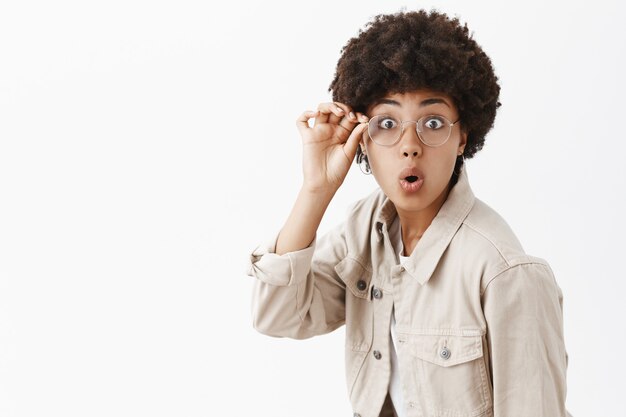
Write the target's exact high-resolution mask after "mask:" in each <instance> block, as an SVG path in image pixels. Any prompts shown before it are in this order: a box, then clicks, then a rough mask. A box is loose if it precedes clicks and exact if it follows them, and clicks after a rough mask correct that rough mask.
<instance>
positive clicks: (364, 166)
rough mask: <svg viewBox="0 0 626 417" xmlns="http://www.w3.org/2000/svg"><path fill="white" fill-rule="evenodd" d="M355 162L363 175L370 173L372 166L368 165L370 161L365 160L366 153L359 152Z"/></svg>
mask: <svg viewBox="0 0 626 417" xmlns="http://www.w3.org/2000/svg"><path fill="white" fill-rule="evenodd" d="M356 162H357V164H358V165H359V169H360V170H361V172H362V173H364V174H365V175H370V174H371V173H372V168H371V167H370V163H369V161H368V160H367V155H365V154H363V153H360V154H359V157H358V158H357V161H356Z"/></svg>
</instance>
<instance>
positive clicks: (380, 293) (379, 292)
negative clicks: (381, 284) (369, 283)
mask: <svg viewBox="0 0 626 417" xmlns="http://www.w3.org/2000/svg"><path fill="white" fill-rule="evenodd" d="M372 294H373V295H374V298H378V299H380V298H383V291H382V290H381V289H380V288H376V287H374V288H372Z"/></svg>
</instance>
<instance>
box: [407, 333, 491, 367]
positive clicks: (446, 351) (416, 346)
mask: <svg viewBox="0 0 626 417" xmlns="http://www.w3.org/2000/svg"><path fill="white" fill-rule="evenodd" d="M400 341H401V342H403V343H406V344H407V345H408V346H407V347H408V349H409V352H410V353H411V354H412V355H414V356H417V357H418V358H419V359H422V360H425V361H427V362H430V363H434V364H435V365H440V366H443V367H448V366H454V365H458V364H460V363H464V362H469V361H471V360H474V359H477V358H480V357H481V356H483V339H482V336H480V335H472V336H459V335H439V334H403V335H401V337H400Z"/></svg>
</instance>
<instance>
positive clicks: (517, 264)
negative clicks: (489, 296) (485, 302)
mask: <svg viewBox="0 0 626 417" xmlns="http://www.w3.org/2000/svg"><path fill="white" fill-rule="evenodd" d="M523 265H541V266H544V267H545V266H546V264H545V263H543V262H538V261H537V260H533V259H528V260H527V261H524V262H519V263H516V264H514V265H510V266H508V267H506V268H503V269H502V270H501V271H499V272H497V273H496V274H494V276H493V277H491V279H489V281H488V282H487V284H486V285H485V289H484V290H482V291H481V293H480V296H481V297H482V296H483V295H484V294H485V292H486V291H487V288H489V285H491V283H492V282H494V281H495V280H496V278H499V277H501V276H502V275H503V274H504V273H505V272H508V271H510V270H512V269H513V268H516V267H518V266H523Z"/></svg>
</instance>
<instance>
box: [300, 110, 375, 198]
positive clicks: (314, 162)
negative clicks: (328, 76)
mask: <svg viewBox="0 0 626 417" xmlns="http://www.w3.org/2000/svg"><path fill="white" fill-rule="evenodd" d="M311 118H315V122H314V124H313V127H310V126H309V119H311ZM367 120H368V119H367V117H366V116H365V115H363V114H361V113H358V112H357V113H356V114H355V113H353V112H352V109H351V108H350V107H349V106H347V105H345V104H343V103H321V104H320V105H319V106H318V108H317V111H305V112H304V113H302V115H301V116H300V117H298V119H297V121H296V126H297V127H298V130H299V131H300V136H302V145H303V153H302V154H303V171H304V187H305V188H306V189H307V190H309V191H312V192H320V191H324V192H328V191H330V192H335V191H336V190H337V189H339V187H340V186H341V184H342V183H343V180H344V179H345V178H346V175H347V174H348V171H349V169H350V164H351V163H352V161H353V160H354V156H355V155H356V150H357V146H359V142H360V141H361V137H362V135H363V133H364V131H365V129H366V128H367V124H366V123H365V122H367Z"/></svg>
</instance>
